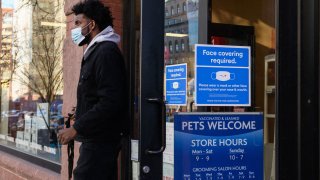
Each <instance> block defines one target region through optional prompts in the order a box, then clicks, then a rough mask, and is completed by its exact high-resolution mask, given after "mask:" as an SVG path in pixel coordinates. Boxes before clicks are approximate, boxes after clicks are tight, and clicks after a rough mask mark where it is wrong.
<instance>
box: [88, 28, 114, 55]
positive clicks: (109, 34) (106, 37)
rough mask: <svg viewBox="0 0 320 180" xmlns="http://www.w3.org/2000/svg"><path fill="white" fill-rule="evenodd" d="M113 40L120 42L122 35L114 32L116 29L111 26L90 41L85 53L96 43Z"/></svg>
mask: <svg viewBox="0 0 320 180" xmlns="http://www.w3.org/2000/svg"><path fill="white" fill-rule="evenodd" d="M104 41H111V42H114V43H117V44H118V43H119V42H120V35H119V34H117V33H115V32H114V29H113V28H112V27H111V26H108V27H106V28H105V29H104V30H103V31H101V32H100V33H99V34H97V35H96V36H95V37H94V38H93V39H92V41H91V42H90V43H89V45H88V47H87V48H86V50H85V51H84V54H86V52H87V51H88V50H89V49H90V48H91V47H92V46H93V45H94V44H96V43H100V42H104Z"/></svg>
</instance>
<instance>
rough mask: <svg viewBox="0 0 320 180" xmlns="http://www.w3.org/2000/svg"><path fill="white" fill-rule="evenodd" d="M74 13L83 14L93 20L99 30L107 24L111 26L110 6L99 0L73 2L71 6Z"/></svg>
mask: <svg viewBox="0 0 320 180" xmlns="http://www.w3.org/2000/svg"><path fill="white" fill-rule="evenodd" d="M72 12H73V13H74V14H75V15H78V14H84V15H85V16H86V17H88V18H90V19H92V20H94V21H95V22H96V24H97V25H98V28H99V30H100V31H102V30H103V29H105V28H106V27H108V26H112V27H113V17H112V14H111V12H110V8H109V7H107V6H105V5H103V4H102V3H101V2H100V1H92V0H91V1H90V0H85V1H82V2H79V3H77V4H75V5H74V6H73V7H72Z"/></svg>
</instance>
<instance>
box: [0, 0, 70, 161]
mask: <svg viewBox="0 0 320 180" xmlns="http://www.w3.org/2000/svg"><path fill="white" fill-rule="evenodd" d="M15 7H16V9H13V8H4V9H2V19H4V20H3V21H2V29H1V31H2V39H1V42H6V44H8V45H6V46H2V47H1V59H2V60H3V61H4V62H1V64H0V78H1V86H0V93H1V94H0V97H1V98H0V100H1V107H0V111H1V117H0V122H1V123H0V145H4V146H9V147H11V148H14V149H17V150H19V151H22V152H25V153H28V154H31V155H34V156H38V157H41V158H44V159H47V160H50V161H54V162H60V157H61V145H60V144H59V143H58V141H57V132H58V130H59V129H62V128H63V125H64V118H63V116H62V101H63V99H62V96H63V82H62V47H63V41H64V39H65V32H66V29H65V23H64V22H65V15H64V13H63V7H64V1H63V0H46V1H37V3H34V4H26V3H25V2H24V1H16V6H15ZM4 14H5V15H4ZM28 19H29V20H30V21H27V20H28ZM6 34H7V36H6ZM4 57H5V59H4Z"/></svg>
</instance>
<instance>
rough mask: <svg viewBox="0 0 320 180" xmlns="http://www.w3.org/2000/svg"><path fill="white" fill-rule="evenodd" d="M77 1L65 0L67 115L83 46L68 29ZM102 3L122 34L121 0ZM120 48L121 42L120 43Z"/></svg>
mask: <svg viewBox="0 0 320 180" xmlns="http://www.w3.org/2000/svg"><path fill="white" fill-rule="evenodd" d="M77 2H79V0H66V1H65V3H66V4H65V13H66V15H67V32H66V33H67V35H66V40H65V44H64V49H63V51H64V52H63V78H64V92H63V114H64V116H66V115H67V113H68V112H70V111H71V109H72V107H73V106H75V105H76V88H77V83H78V79H79V77H78V76H79V71H80V63H81V59H82V55H83V51H84V48H82V47H78V46H76V45H74V44H73V43H72V41H71V37H70V30H71V29H72V28H73V14H69V13H70V10H71V8H72V6H73V5H74V4H75V3H77ZM102 2H103V3H104V4H106V5H107V6H109V7H110V9H111V11H112V15H113V17H114V18H115V19H114V29H115V31H116V33H118V34H120V35H122V7H123V6H122V0H102ZM120 48H121V44H120ZM79 146H80V143H76V144H75V150H74V152H75V159H74V166H76V162H77V159H78V157H79V153H78V152H79ZM67 159H68V158H67V147H66V146H63V148H62V160H61V163H62V167H61V179H67V178H68V160H67Z"/></svg>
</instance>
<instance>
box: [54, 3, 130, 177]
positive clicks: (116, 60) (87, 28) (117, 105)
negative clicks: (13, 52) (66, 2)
mask: <svg viewBox="0 0 320 180" xmlns="http://www.w3.org/2000/svg"><path fill="white" fill-rule="evenodd" d="M72 11H73V12H74V14H75V26H76V28H74V29H73V30H72V31H71V34H72V39H73V41H74V43H76V44H77V45H79V46H82V45H85V44H86V45H88V46H87V48H86V50H85V52H84V56H83V59H82V63H81V71H80V79H79V84H78V89H77V108H76V118H75V123H74V125H73V126H72V127H70V128H68V129H64V130H61V131H60V132H59V135H58V138H59V141H60V142H61V143H62V144H67V143H68V142H69V141H70V140H72V139H74V138H75V140H77V141H80V142H82V144H81V146H80V157H79V160H78V162H77V166H76V168H75V170H74V171H73V174H74V179H75V180H80V179H90V180H91V179H99V180H101V179H107V180H116V179H117V156H118V153H119V147H120V139H121V134H123V133H124V131H125V129H126V127H128V124H127V123H126V122H125V119H126V113H127V90H126V77H125V76H126V72H125V65H124V60H123V57H122V54H121V52H120V50H119V48H118V46H117V43H118V42H119V41H120V37H119V35H117V34H115V33H114V31H113V28H112V26H113V18H112V15H111V13H110V10H109V8H108V7H105V6H104V5H103V4H102V3H101V2H99V1H83V2H80V3H78V4H76V5H74V6H73V8H72Z"/></svg>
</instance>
